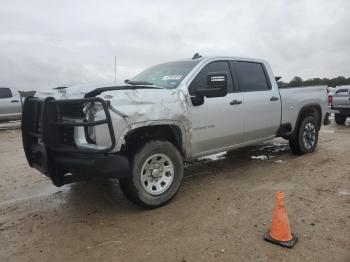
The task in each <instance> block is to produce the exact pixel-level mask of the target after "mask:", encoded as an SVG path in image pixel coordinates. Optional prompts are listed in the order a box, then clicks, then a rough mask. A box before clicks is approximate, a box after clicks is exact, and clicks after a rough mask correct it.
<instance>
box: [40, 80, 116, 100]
mask: <svg viewBox="0 0 350 262" xmlns="http://www.w3.org/2000/svg"><path fill="white" fill-rule="evenodd" d="M116 85H122V84H121V83H102V84H101V83H100V84H84V85H76V86H72V87H67V88H65V89H60V90H58V89H53V88H52V89H47V90H43V91H38V92H37V93H36V94H35V96H36V97H41V98H45V97H54V98H55V99H73V98H83V97H84V96H85V94H87V93H89V92H91V91H92V90H95V89H96V88H100V87H110V86H116Z"/></svg>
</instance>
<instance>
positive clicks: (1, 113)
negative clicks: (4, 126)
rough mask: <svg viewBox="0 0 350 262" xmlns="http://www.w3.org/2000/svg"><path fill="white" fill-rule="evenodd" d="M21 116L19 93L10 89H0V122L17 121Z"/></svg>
mask: <svg viewBox="0 0 350 262" xmlns="http://www.w3.org/2000/svg"><path fill="white" fill-rule="evenodd" d="M21 114H22V104H21V98H20V96H19V93H18V92H17V91H16V90H15V89H13V88H10V87H0V121H8V120H19V119H21Z"/></svg>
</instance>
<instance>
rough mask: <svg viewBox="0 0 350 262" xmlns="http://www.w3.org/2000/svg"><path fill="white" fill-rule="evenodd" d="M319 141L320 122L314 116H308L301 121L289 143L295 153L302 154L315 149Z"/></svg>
mask: <svg viewBox="0 0 350 262" xmlns="http://www.w3.org/2000/svg"><path fill="white" fill-rule="evenodd" d="M317 142H318V124H317V121H316V119H315V118H314V117H313V116H307V117H305V118H304V119H303V121H302V122H301V123H300V125H299V128H298V130H296V134H295V136H294V137H293V138H290V139H289V145H290V148H291V150H292V152H293V153H294V154H297V155H302V154H306V153H311V152H313V151H315V148H316V146H317Z"/></svg>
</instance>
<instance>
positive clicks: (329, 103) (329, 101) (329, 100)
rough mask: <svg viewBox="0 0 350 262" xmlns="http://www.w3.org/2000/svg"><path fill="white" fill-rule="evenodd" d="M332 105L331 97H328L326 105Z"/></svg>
mask: <svg viewBox="0 0 350 262" xmlns="http://www.w3.org/2000/svg"><path fill="white" fill-rule="evenodd" d="M332 103H333V96H328V105H329V106H331V105H332Z"/></svg>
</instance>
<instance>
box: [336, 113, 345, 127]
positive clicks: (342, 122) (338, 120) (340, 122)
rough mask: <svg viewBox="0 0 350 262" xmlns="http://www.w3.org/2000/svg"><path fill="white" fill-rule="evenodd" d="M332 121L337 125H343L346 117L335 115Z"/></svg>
mask: <svg viewBox="0 0 350 262" xmlns="http://www.w3.org/2000/svg"><path fill="white" fill-rule="evenodd" d="M334 120H335V122H336V123H337V124H338V125H344V123H345V120H346V116H344V115H342V114H335V115H334Z"/></svg>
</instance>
